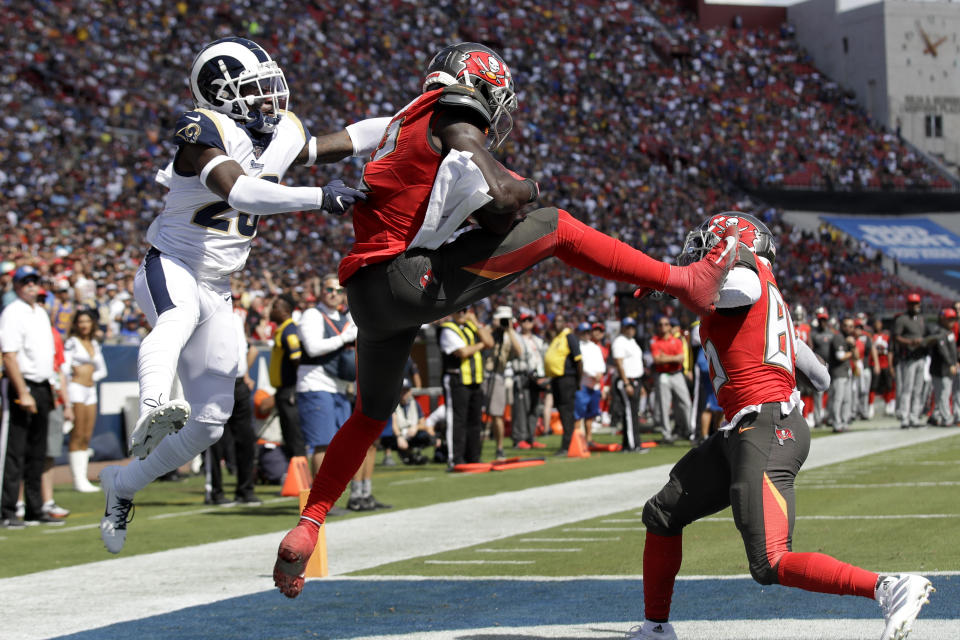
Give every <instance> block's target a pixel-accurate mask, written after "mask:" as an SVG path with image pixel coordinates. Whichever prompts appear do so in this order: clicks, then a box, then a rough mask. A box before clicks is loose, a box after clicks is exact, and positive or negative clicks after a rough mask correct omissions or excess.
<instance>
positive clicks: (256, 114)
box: [243, 109, 281, 133]
mask: <svg viewBox="0 0 960 640" xmlns="http://www.w3.org/2000/svg"><path fill="white" fill-rule="evenodd" d="M249 118H250V120H249V121H248V122H246V123H245V124H244V125H243V126H245V127H246V128H247V129H250V130H251V131H256V132H258V133H273V130H274V129H275V128H276V127H277V125H278V124H280V118H281V116H279V115H269V116H268V115H264V113H263V112H262V111H260V110H259V109H257V110H255V111H251V112H250V116H249Z"/></svg>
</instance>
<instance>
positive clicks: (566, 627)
mask: <svg viewBox="0 0 960 640" xmlns="http://www.w3.org/2000/svg"><path fill="white" fill-rule="evenodd" d="M545 615H548V614H545ZM920 615H921V617H920V619H919V620H917V622H916V623H914V626H913V629H914V632H913V633H912V634H911V635H910V638H917V640H921V639H924V640H956V638H957V622H956V620H936V619H930V620H925V619H923V614H922V613H921V614H920ZM641 622H643V620H637V621H634V622H629V621H627V622H622V623H620V622H618V623H614V624H611V623H610V622H609V621H607V620H604V621H595V622H589V623H579V624H563V625H533V626H523V627H508V626H502V625H498V626H491V627H486V628H483V627H480V628H457V630H456V632H455V633H451V631H450V630H443V631H417V633H416V635H415V636H414V635H413V634H402V633H401V634H387V635H374V636H364V640H409V638H412V637H416V639H417V640H450V638H454V637H455V638H538V639H542V640H548V639H556V640H568V639H569V638H584V639H587V640H590V639H593V640H610V639H611V638H623V637H624V636H625V635H626V633H627V629H628V628H630V627H631V626H633V625H635V624H640V623H641ZM721 625H722V626H721ZM882 626H883V625H882V621H881V620H866V621H865V620H856V619H843V618H841V619H837V618H826V619H824V618H813V619H811V618H802V619H796V618H780V619H773V620H724V621H723V622H722V623H717V622H714V621H707V620H694V621H682V620H681V621H679V622H675V623H674V629H675V630H676V632H677V637H680V638H683V639H684V640H715V639H716V638H718V637H722V638H737V640H771V638H774V639H776V640H810V639H811V638H850V639H854V638H856V639H857V640H863V639H868V640H872V639H873V638H875V637H876V636H877V635H878V634H879V632H880V630H881V629H882ZM718 631H719V633H722V635H719V633H718ZM874 631H876V633H874Z"/></svg>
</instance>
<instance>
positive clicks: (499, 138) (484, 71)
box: [423, 42, 517, 149]
mask: <svg viewBox="0 0 960 640" xmlns="http://www.w3.org/2000/svg"><path fill="white" fill-rule="evenodd" d="M452 84H463V85H467V86H468V87H473V88H474V89H476V90H477V93H479V94H480V97H481V98H482V100H483V102H484V103H485V104H484V106H485V107H486V108H487V111H488V112H489V116H490V131H491V133H492V135H493V140H492V141H491V143H490V148H491V149H496V148H497V147H499V146H500V144H501V143H502V142H503V141H504V140H506V138H507V136H508V135H510V130H511V129H513V116H512V115H510V114H511V113H512V112H513V111H515V110H516V108H517V94H516V93H515V92H514V88H513V76H512V75H511V74H510V68H509V67H508V66H507V63H506V62H504V61H503V58H502V57H501V56H500V54H499V53H497V52H496V51H494V50H493V49H491V48H490V47H485V46H484V45H482V44H478V43H476V42H460V43H457V44H452V45H450V46H448V47H444V48H443V49H441V50H440V51H438V52H437V54H436V55H435V56H433V58H432V59H431V60H430V64H428V65H427V70H426V73H425V74H424V78H423V91H428V90H430V89H436V88H437V87H438V86H443V87H446V86H449V85H452Z"/></svg>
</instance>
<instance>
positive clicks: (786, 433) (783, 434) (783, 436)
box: [774, 427, 797, 447]
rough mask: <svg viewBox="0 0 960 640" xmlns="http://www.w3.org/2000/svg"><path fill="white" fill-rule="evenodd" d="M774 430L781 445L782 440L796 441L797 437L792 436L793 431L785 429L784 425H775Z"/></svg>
mask: <svg viewBox="0 0 960 640" xmlns="http://www.w3.org/2000/svg"><path fill="white" fill-rule="evenodd" d="M774 432H775V433H776V434H777V440H779V441H780V446H781V447H782V446H783V441H784V440H793V441H794V442H796V441H797V439H796V438H794V437H793V431H791V430H790V429H787V428H786V427H777V428H776V430H775V431H774Z"/></svg>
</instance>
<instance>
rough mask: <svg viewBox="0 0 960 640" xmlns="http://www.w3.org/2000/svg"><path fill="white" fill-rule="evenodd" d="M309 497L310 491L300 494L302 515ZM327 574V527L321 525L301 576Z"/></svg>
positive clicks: (312, 576)
mask: <svg viewBox="0 0 960 640" xmlns="http://www.w3.org/2000/svg"><path fill="white" fill-rule="evenodd" d="M304 459H306V458H304ZM309 495H310V489H304V490H303V491H301V492H300V513H303V508H304V507H305V506H307V497H308V496H309ZM329 573H330V568H329V566H328V565H327V525H325V524H322V525H320V533H319V534H318V535H317V546H316V547H314V549H313V555H311V556H310V559H309V560H307V566H306V568H305V569H304V570H303V575H304V577H307V578H325V577H326V576H327V574H329Z"/></svg>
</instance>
